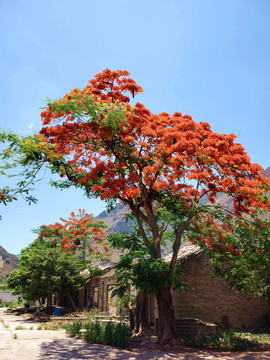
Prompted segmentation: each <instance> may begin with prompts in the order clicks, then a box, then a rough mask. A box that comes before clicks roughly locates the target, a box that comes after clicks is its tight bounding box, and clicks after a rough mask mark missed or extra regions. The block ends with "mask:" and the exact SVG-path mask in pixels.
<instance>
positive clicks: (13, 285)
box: [7, 239, 87, 311]
mask: <svg viewBox="0 0 270 360" xmlns="http://www.w3.org/2000/svg"><path fill="white" fill-rule="evenodd" d="M86 267H87V264H86V263H84V262H82V260H81V257H80V256H79V255H75V254H73V253H72V252H69V253H67V252H61V251H59V247H58V246H57V247H53V248H52V247H51V245H50V243H49V242H46V241H45V240H41V239H37V240H35V241H34V242H33V243H32V244H30V245H29V246H28V247H27V248H25V249H23V250H22V253H21V258H20V262H19V269H17V270H14V271H13V272H12V273H11V274H10V276H9V277H8V279H7V287H8V288H9V289H13V290H12V294H14V295H22V297H23V298H24V299H25V300H27V301H33V300H40V299H41V298H47V305H48V309H49V311H50V309H51V305H52V296H53V295H56V296H58V297H59V296H61V295H62V296H65V297H68V298H69V300H70V301H71V303H72V305H73V307H74V308H75V304H74V301H73V297H74V295H76V294H77V292H78V290H79V289H80V288H81V287H82V283H83V281H84V279H85V275H83V270H85V269H86ZM75 309H76V308H75Z"/></svg>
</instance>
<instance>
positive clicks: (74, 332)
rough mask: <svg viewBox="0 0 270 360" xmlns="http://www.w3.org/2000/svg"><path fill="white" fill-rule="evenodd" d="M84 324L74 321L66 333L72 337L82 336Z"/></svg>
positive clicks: (68, 326)
mask: <svg viewBox="0 0 270 360" xmlns="http://www.w3.org/2000/svg"><path fill="white" fill-rule="evenodd" d="M81 329H82V323H81V321H80V320H75V321H73V323H72V324H69V325H67V326H66V332H67V333H68V334H69V335H71V336H78V337H79V336H81Z"/></svg>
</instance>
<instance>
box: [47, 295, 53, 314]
mask: <svg viewBox="0 0 270 360" xmlns="http://www.w3.org/2000/svg"><path fill="white" fill-rule="evenodd" d="M47 308H48V314H49V315H52V294H51V293H50V294H48V295H47Z"/></svg>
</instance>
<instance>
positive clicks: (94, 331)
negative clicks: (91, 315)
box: [84, 320, 101, 342]
mask: <svg viewBox="0 0 270 360" xmlns="http://www.w3.org/2000/svg"><path fill="white" fill-rule="evenodd" d="M85 329H86V333H85V335H84V340H85V341H90V342H97V341H98V339H99V336H100V332H101V325H100V323H98V322H97V321H96V322H93V321H92V320H89V321H88V322H87V323H86V324H85Z"/></svg>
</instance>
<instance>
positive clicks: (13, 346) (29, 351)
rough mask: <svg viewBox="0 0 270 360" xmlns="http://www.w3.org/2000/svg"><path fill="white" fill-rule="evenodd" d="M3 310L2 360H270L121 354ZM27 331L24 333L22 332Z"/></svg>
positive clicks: (186, 352) (261, 358) (265, 355)
mask: <svg viewBox="0 0 270 360" xmlns="http://www.w3.org/2000/svg"><path fill="white" fill-rule="evenodd" d="M4 310H5V309H0V359H1V360H45V359H46V360H65V359H68V360H78V359H79V360H85V359H95V360H101V359H102V360H103V359H105V360H113V359H117V360H118V359H119V360H124V359H130V360H149V359H160V360H173V359H179V360H221V359H222V360H233V359H237V360H266V359H270V352H260V353H258V352H256V353H234V354H232V353H224V352H223V353H222V352H216V351H214V352H211V351H200V350H193V349H187V348H183V349H178V350H177V352H175V351H174V350H172V349H170V348H166V347H165V348H164V349H162V350H161V349H147V348H146V347H139V348H133V349H128V350H121V349H117V348H113V347H110V346H103V345H93V344H89V343H86V342H84V341H83V340H79V339H74V338H70V337H68V336H67V335H66V333H65V331H64V330H57V331H53V330H38V329H37V327H38V324H36V323H34V322H33V321H31V320H28V319H27V318H24V317H23V316H16V315H14V314H10V313H6V312H5V311H4ZM18 327H19V328H20V327H23V328H24V329H23V330H20V329H19V328H18Z"/></svg>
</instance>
